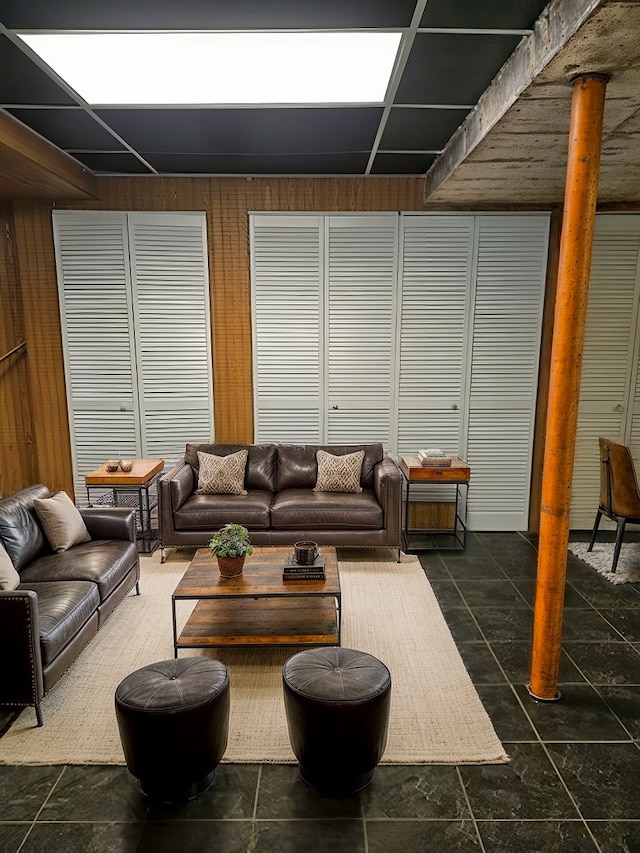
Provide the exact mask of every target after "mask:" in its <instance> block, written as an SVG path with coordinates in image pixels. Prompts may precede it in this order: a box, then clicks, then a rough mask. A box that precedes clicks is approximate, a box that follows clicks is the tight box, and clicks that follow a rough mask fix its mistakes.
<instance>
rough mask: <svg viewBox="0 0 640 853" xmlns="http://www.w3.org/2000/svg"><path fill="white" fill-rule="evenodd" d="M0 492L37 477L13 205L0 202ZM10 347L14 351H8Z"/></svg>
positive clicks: (28, 482) (17, 486)
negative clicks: (0, 233) (0, 235)
mask: <svg viewBox="0 0 640 853" xmlns="http://www.w3.org/2000/svg"><path fill="white" fill-rule="evenodd" d="M0 227H1V228H2V247H1V248H0V359H2V360H1V361H0V496H2V495H9V494H12V493H13V492H15V491H18V489H21V488H23V487H24V486H26V485H30V484H31V483H33V482H34V481H35V478H36V469H37V466H36V455H35V452H34V445H33V435H32V430H31V411H30V408H29V396H28V393H27V389H28V387H29V382H28V375H27V364H28V358H29V351H28V349H27V346H26V343H25V332H24V312H23V308H22V298H21V295H20V285H19V281H18V270H17V260H16V245H15V234H14V230H13V209H12V206H11V205H4V206H0ZM10 353H13V354H10Z"/></svg>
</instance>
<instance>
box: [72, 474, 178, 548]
mask: <svg viewBox="0 0 640 853" xmlns="http://www.w3.org/2000/svg"><path fill="white" fill-rule="evenodd" d="M163 468H164V460H163V459H135V460H134V462H133V468H132V469H131V471H113V472H111V471H107V467H106V462H105V463H104V464H103V465H101V466H100V467H99V468H96V470H95V471H92V472H91V473H90V474H87V475H86V476H85V478H84V479H85V485H86V489H87V500H88V502H89V506H105V505H107V506H123V507H131V508H133V509H135V511H136V529H137V538H138V551H140V553H142V554H153V552H154V551H155V549H156V548H157V547H158V545H159V544H160V539H159V538H158V531H157V529H153V528H152V524H151V513H152V511H153V510H154V509H155V508H156V506H157V504H158V495H157V491H156V489H155V488H154V487H155V483H156V481H157V479H158V477H159V476H160V474H161V473H162V469H163ZM105 489H107V490H108V491H105ZM96 490H99V491H100V492H101V494H100V495H99V496H98V497H97V498H96V499H95V501H94V502H93V503H92V502H91V492H92V491H93V492H95V491H96Z"/></svg>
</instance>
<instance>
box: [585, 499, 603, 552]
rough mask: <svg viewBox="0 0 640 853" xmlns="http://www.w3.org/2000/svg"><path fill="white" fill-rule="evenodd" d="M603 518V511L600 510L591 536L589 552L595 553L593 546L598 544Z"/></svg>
mask: <svg viewBox="0 0 640 853" xmlns="http://www.w3.org/2000/svg"><path fill="white" fill-rule="evenodd" d="M601 518H602V510H600V509H599V510H598V512H597V513H596V520H595V521H594V523H593V532H592V534H591V542H589V547H588V548H587V551H593V546H594V545H595V542H596V536H597V535H598V527H600V519H601Z"/></svg>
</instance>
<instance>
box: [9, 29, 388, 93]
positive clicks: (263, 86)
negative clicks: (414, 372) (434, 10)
mask: <svg viewBox="0 0 640 853" xmlns="http://www.w3.org/2000/svg"><path fill="white" fill-rule="evenodd" d="M20 38H22V39H23V40H24V41H25V42H26V43H27V44H28V45H29V47H30V48H31V49H32V50H33V51H34V52H35V53H36V54H38V55H39V56H40V57H41V58H42V59H43V60H44V61H45V62H46V63H47V65H49V66H50V67H51V68H52V69H53V70H54V71H55V72H56V74H58V75H59V76H60V77H61V78H62V79H63V80H64V81H65V82H66V83H67V84H68V85H69V86H71V88H72V89H74V90H75V91H76V92H77V93H78V95H80V97H81V98H83V99H84V100H85V101H86V102H87V103H89V104H92V105H98V104H100V105H108V104H156V105H158V104H176V105H178V104H309V103H338V104H340V103H381V102H382V101H384V98H385V93H386V90H387V86H388V84H389V78H390V76H391V72H392V70H393V66H394V63H395V60H396V55H397V52H398V47H399V45H400V38H401V35H400V33H391V32H384V33H369V32H358V33H346V32H343V33H335V32H332V33H328V32H319V33H309V32H303V33H298V32H296V33H282V32H273V33H265V32H246V33H238V32H235V33H231V32H230V33H222V32H191V33H177V32H174V33H147V32H144V33H132V32H127V33H78V32H73V33H21V34H20Z"/></svg>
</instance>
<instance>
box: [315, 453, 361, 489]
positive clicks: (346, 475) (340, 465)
mask: <svg viewBox="0 0 640 853" xmlns="http://www.w3.org/2000/svg"><path fill="white" fill-rule="evenodd" d="M316 459H317V460H318V479H317V481H316V485H315V489H314V492H361V491H362V488H361V487H360V473H361V471H362V463H363V461H364V450H358V451H357V452H356V453H347V454H345V455H344V456H333V455H332V454H331V453H327V452H326V451H325V450H318V451H317V453H316Z"/></svg>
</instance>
